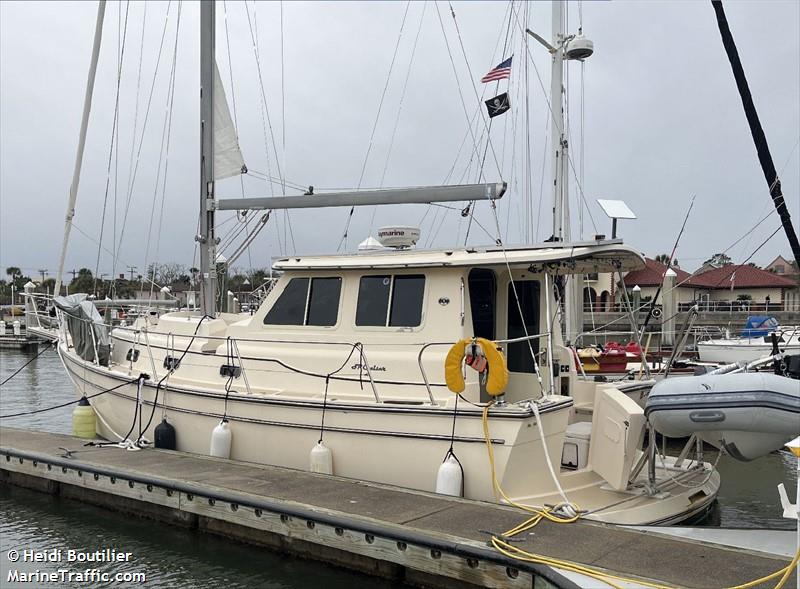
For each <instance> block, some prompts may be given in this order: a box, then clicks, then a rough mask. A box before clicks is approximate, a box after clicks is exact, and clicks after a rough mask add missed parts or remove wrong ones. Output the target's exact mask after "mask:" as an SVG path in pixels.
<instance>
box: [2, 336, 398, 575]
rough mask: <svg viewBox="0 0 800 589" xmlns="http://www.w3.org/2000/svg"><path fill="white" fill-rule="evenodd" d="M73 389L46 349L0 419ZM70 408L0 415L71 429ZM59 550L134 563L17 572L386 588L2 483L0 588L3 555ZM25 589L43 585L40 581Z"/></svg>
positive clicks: (18, 422)
mask: <svg viewBox="0 0 800 589" xmlns="http://www.w3.org/2000/svg"><path fill="white" fill-rule="evenodd" d="M32 357H33V354H23V353H21V352H16V351H9V350H2V353H0V381H2V380H3V379H5V378H7V377H8V376H9V375H10V374H11V373H12V372H14V371H15V370H16V369H17V368H19V367H20V366H22V365H23V364H24V363H25V362H27V361H28V360H29V359H30V358H32ZM74 398H75V393H74V391H73V388H72V384H71V383H70V382H69V379H68V378H67V376H66V374H65V372H64V369H63V368H62V366H61V362H60V361H59V359H58V356H57V355H56V353H55V352H54V351H47V352H45V353H44V354H43V355H42V356H41V357H40V358H38V359H36V360H34V361H33V363H31V365H30V366H28V367H27V368H25V369H24V370H23V371H22V372H21V373H20V374H18V375H17V376H15V377H14V378H13V379H12V380H11V381H9V382H8V383H7V384H6V385H5V386H3V387H2V389H0V414H1V415H9V414H12V413H21V412H25V411H32V410H35V409H41V408H44V407H49V406H52V405H57V404H59V403H65V402H67V401H71V400H74ZM71 415H72V407H71V406H67V407H63V408H61V409H54V410H53V411H47V412H44V413H39V414H35V415H30V416H25V417H19V418H14V419H3V420H2V424H3V425H7V426H13V427H25V428H30V429H37V430H44V431H51V432H56V433H67V434H68V433H70V431H71V428H72V417H71ZM26 548H27V549H33V550H36V551H40V550H50V549H56V548H60V549H62V550H67V549H74V550H77V551H79V552H91V551H95V550H101V549H106V548H116V549H117V550H120V551H125V552H131V553H132V556H131V561H130V562H121V563H102V564H98V565H95V564H94V563H91V564H85V563H81V564H77V563H76V564H74V565H69V564H67V565H66V566H65V563H64V562H63V561H62V562H61V563H23V562H17V563H16V564H15V565H14V568H17V569H19V570H20V571H28V572H33V571H35V570H36V569H39V570H41V571H48V572H56V571H58V569H60V568H69V569H72V570H74V571H83V570H85V569H86V568H97V569H99V571H100V572H105V573H108V574H109V575H112V578H113V575H115V574H117V573H144V574H145V575H146V583H140V584H138V585H139V586H146V587H154V588H156V587H164V588H167V587H169V588H170V589H172V588H175V589H183V588H185V589H196V588H198V587H225V588H226V589H239V588H241V589H252V588H262V587H263V588H265V589H294V588H298V589H300V588H303V589H305V588H306V587H310V586H315V587H325V588H326V589H328V588H333V589H335V588H342V589H345V588H347V589H350V588H352V587H376V588H379V589H381V588H385V589H389V588H390V587H397V584H393V583H388V582H383V581H380V580H376V579H373V578H371V577H367V576H364V575H360V574H357V573H351V572H347V571H342V570H340V569H335V568H333V567H329V566H327V565H324V564H320V563H315V562H310V561H305V560H301V559H297V558H292V557H288V556H282V555H278V554H274V553H272V552H269V551H267V550H264V549H259V548H255V547H252V546H247V545H244V544H238V543H234V542H231V541H228V540H223V539H220V538H216V537H214V536H210V535H207V534H201V533H198V532H194V531H190V530H183V529H180V528H176V527H172V526H168V525H165V524H159V523H156V522H152V521H148V520H145V519H136V518H131V517H126V516H123V515H120V514H116V513H113V512H110V511H107V510H104V509H99V508H96V507H91V506H88V505H83V504H81V503H78V502H75V501H70V500H66V499H60V498H58V497H52V496H50V495H45V494H41V493H36V492H33V491H28V490H27V489H19V488H14V487H9V486H6V485H0V588H5V587H9V588H10V587H19V586H23V585H25V584H24V583H9V582H8V577H7V575H8V570H9V563H8V551H9V550H11V549H16V550H23V549H26ZM80 585H81V584H80V583H69V582H63V583H61V582H56V583H51V584H48V585H47V587H54V588H56V587H65V588H66V587H70V588H73V587H76V586H80ZM136 585H137V584H136V583H114V582H109V583H106V584H103V583H86V584H85V586H92V587H120V586H136ZM27 586H39V584H38V583H33V584H27Z"/></svg>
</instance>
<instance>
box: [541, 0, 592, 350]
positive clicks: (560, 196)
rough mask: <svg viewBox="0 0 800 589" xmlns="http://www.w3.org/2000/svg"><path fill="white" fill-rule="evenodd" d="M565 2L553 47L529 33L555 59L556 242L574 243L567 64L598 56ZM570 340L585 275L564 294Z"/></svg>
mask: <svg viewBox="0 0 800 589" xmlns="http://www.w3.org/2000/svg"><path fill="white" fill-rule="evenodd" d="M564 4H565V2H564V0H553V2H552V39H553V41H552V43H548V42H547V41H546V40H545V39H544V38H543V37H541V36H540V35H537V34H536V33H534V32H533V31H531V30H530V29H526V32H527V33H528V34H529V35H531V36H532V37H533V38H535V39H536V40H537V41H539V43H541V44H542V45H544V46H545V47H546V48H547V50H548V51H549V52H550V54H551V55H552V56H553V67H552V71H551V74H550V111H551V120H552V133H551V152H550V153H551V154H552V160H551V172H552V178H553V236H552V237H551V239H552V240H553V241H570V239H571V235H570V224H569V178H568V172H569V144H568V141H567V134H566V125H565V121H564V67H565V66H564V61H565V60H567V59H577V60H580V61H583V60H584V59H586V58H587V57H589V56H591V55H592V53H594V44H593V43H592V42H591V41H589V40H588V39H586V38H585V37H584V36H583V32H582V31H581V30H580V29H579V30H578V34H577V35H569V36H568V35H567V34H566V22H565V20H566V19H565V10H564ZM564 299H565V300H564V303H565V304H564V315H565V319H566V321H565V323H566V325H565V327H566V339H567V340H568V341H570V342H573V341H575V337H576V336H577V335H578V333H579V331H580V330H581V329H583V275H582V274H575V275H573V276H572V279H570V280H568V281H567V283H566V287H565V292H564Z"/></svg>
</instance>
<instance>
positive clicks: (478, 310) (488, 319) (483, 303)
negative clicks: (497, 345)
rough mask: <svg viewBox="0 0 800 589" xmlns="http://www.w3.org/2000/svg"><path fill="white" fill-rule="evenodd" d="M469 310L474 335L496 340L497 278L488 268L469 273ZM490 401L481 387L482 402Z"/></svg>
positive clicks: (484, 389)
mask: <svg viewBox="0 0 800 589" xmlns="http://www.w3.org/2000/svg"><path fill="white" fill-rule="evenodd" d="M467 280H468V283H469V310H470V313H471V314H472V335H474V336H475V337H485V338H486V339H488V340H494V339H496V338H495V334H496V333H497V329H496V327H497V324H496V321H497V319H496V318H497V276H496V275H495V273H494V272H493V271H492V270H488V269H486V268H473V269H472V270H470V272H469V277H468V279H467ZM488 400H489V395H488V394H487V393H486V387H485V385H481V401H482V402H484V403H485V402H486V401H488Z"/></svg>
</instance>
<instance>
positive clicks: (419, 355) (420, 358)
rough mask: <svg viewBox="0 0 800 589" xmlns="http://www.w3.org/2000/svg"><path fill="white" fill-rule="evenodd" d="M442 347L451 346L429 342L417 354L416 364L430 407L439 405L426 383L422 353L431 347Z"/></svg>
mask: <svg viewBox="0 0 800 589" xmlns="http://www.w3.org/2000/svg"><path fill="white" fill-rule="evenodd" d="M444 345H453V344H452V343H451V342H431V343H428V344H425V345H424V346H422V347H421V348H420V350H419V354H417V364H418V365H419V371H420V373H422V380H423V381H424V382H425V388H426V389H427V390H428V398H429V399H430V401H431V405H437V406H438V405H439V404H438V403H437V402H436V399H435V398H434V396H433V391H432V390H431V383H430V382H429V381H428V373H427V372H425V367H424V366H423V364H422V353H423V352H424V351H425V350H427V349H428V348H429V347H431V346H444Z"/></svg>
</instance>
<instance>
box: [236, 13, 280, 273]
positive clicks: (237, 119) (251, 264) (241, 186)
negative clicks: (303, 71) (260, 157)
mask: <svg viewBox="0 0 800 589" xmlns="http://www.w3.org/2000/svg"><path fill="white" fill-rule="evenodd" d="M281 5H282V4H281ZM222 14H223V16H222V20H223V23H224V24H225V47H226V50H227V54H228V73H229V74H230V79H231V103H232V106H233V133H234V135H235V136H236V143H237V144H238V143H239V117H238V112H237V109H236V85H235V84H234V81H233V60H232V59H231V38H230V33H229V32H228V2H227V0H222ZM239 187H240V188H241V193H242V198H244V174H239ZM244 221H245V225H249V222H250V220H249V218H248V216H247V214H245V215H244ZM248 230H249V227H248ZM247 261H248V264H249V265H250V271H251V272H252V271H253V259H252V256H251V254H250V250H247Z"/></svg>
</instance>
